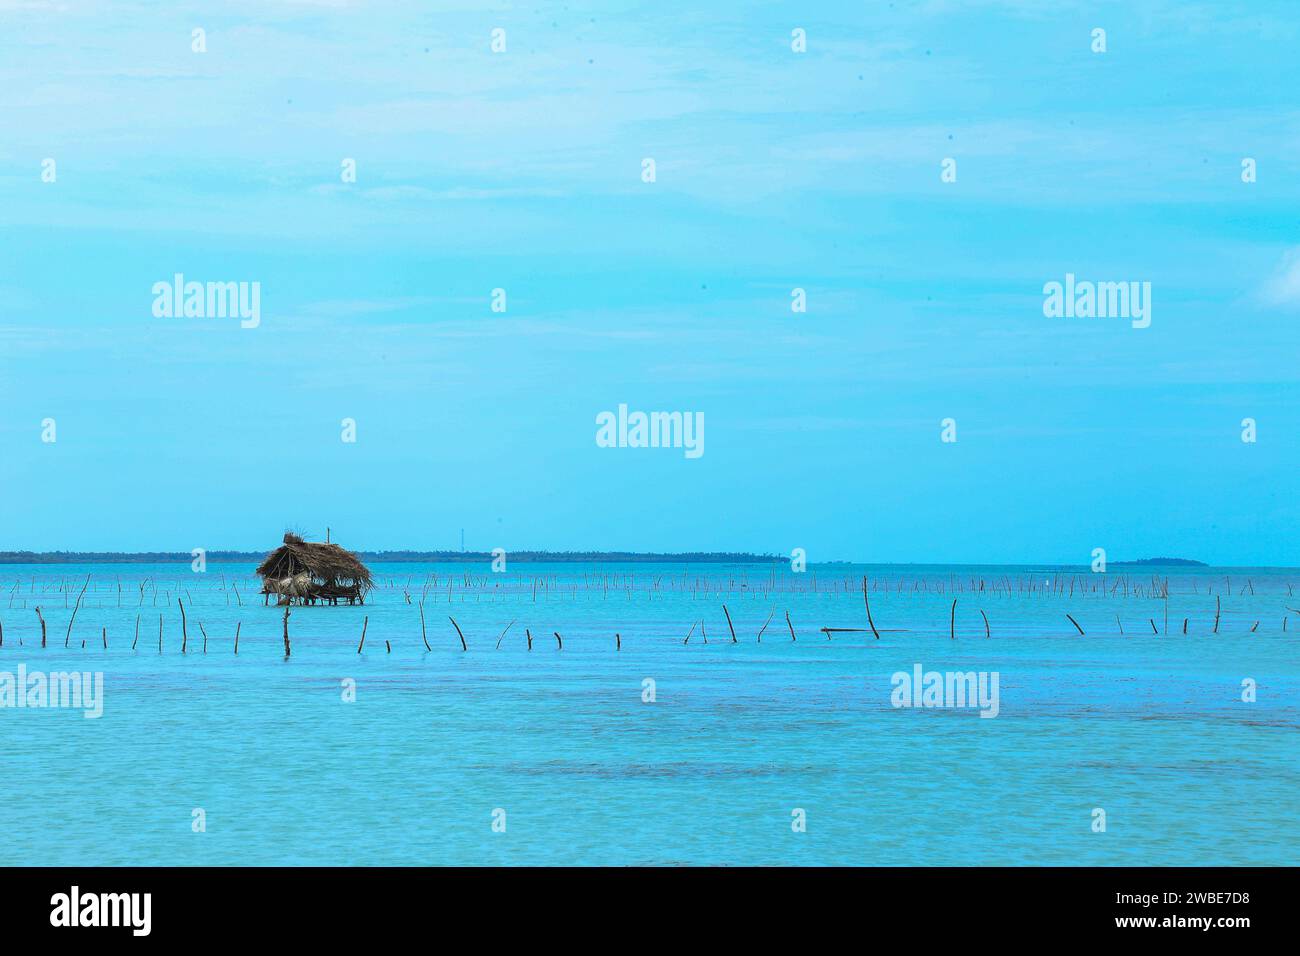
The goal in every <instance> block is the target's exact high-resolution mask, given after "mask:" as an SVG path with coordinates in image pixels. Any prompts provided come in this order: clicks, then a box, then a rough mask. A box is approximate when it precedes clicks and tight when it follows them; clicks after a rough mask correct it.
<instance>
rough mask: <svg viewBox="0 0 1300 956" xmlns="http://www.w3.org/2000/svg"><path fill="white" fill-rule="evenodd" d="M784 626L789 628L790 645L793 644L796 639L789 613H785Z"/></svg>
mask: <svg viewBox="0 0 1300 956" xmlns="http://www.w3.org/2000/svg"><path fill="white" fill-rule="evenodd" d="M785 625H786V627H788V628H790V643H791V644H793V643H794V642H795V641H796V640H797V638H796V637H795V636H794V625H793V624H791V623H790V612H789V611H786V612H785Z"/></svg>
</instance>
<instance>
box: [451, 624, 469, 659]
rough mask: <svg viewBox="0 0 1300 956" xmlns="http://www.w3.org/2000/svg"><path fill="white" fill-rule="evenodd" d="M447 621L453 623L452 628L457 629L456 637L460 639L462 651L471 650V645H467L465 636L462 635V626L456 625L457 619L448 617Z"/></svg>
mask: <svg viewBox="0 0 1300 956" xmlns="http://www.w3.org/2000/svg"><path fill="white" fill-rule="evenodd" d="M447 620H449V621H451V626H452V627H454V628H455V629H456V635H457V636H458V637H459V638H460V649H461V650H462V651H467V650H469V645H468V644H466V643H465V635H464V634H462V633H461V630H460V625H459V624H457V623H456V619H455V618H454V617H452V616H450V615H448V616H447Z"/></svg>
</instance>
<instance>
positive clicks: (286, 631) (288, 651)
mask: <svg viewBox="0 0 1300 956" xmlns="http://www.w3.org/2000/svg"><path fill="white" fill-rule="evenodd" d="M291 653H293V652H292V649H291V648H290V647H289V605H287V604H286V605H285V606H284V656H285V658H286V659H287V658H288V657H289V655H290V654H291Z"/></svg>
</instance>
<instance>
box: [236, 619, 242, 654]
mask: <svg viewBox="0 0 1300 956" xmlns="http://www.w3.org/2000/svg"><path fill="white" fill-rule="evenodd" d="M243 626H244V622H243V621H236V622H235V656H236V657H238V656H239V629H240V628H241V627H243Z"/></svg>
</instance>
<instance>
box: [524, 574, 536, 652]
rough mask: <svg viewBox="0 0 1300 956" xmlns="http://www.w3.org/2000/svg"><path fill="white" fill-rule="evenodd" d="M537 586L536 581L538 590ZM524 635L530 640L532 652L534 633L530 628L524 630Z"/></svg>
mask: <svg viewBox="0 0 1300 956" xmlns="http://www.w3.org/2000/svg"><path fill="white" fill-rule="evenodd" d="M536 586H537V582H536V580H534V581H533V587H534V588H536ZM524 635H525V636H526V637H527V638H528V649H529V650H530V651H531V650H532V649H533V632H532V631H530V630H529V629H528V628H524Z"/></svg>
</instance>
